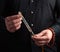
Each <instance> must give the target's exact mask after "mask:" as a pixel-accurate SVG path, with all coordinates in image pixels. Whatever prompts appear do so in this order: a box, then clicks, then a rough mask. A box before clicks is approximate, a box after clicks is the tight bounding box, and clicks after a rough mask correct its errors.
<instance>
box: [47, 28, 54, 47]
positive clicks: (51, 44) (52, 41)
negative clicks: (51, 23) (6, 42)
mask: <svg viewBox="0 0 60 52" xmlns="http://www.w3.org/2000/svg"><path fill="white" fill-rule="evenodd" d="M48 29H49V30H51V32H52V34H53V35H52V39H51V41H50V43H48V44H47V46H49V47H52V46H54V44H55V32H54V30H53V29H52V28H48Z"/></svg>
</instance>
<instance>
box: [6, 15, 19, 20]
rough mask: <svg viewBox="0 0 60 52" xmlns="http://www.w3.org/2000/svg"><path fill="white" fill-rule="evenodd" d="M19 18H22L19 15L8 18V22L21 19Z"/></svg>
mask: <svg viewBox="0 0 60 52" xmlns="http://www.w3.org/2000/svg"><path fill="white" fill-rule="evenodd" d="M19 18H20V16H19V15H13V16H8V17H6V19H7V21H11V20H14V19H19Z"/></svg>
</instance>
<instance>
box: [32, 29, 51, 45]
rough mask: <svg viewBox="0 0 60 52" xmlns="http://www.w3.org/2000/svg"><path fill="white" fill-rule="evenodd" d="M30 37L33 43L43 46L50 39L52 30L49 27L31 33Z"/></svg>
mask: <svg viewBox="0 0 60 52" xmlns="http://www.w3.org/2000/svg"><path fill="white" fill-rule="evenodd" d="M32 39H33V40H34V42H35V44H36V45H38V46H43V45H46V44H48V43H49V42H50V41H51V39H52V32H51V30H49V29H46V30H43V31H42V32H40V33H38V34H36V35H33V36H32Z"/></svg>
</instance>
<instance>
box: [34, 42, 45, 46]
mask: <svg viewBox="0 0 60 52" xmlns="http://www.w3.org/2000/svg"><path fill="white" fill-rule="evenodd" d="M35 44H36V45H37V46H43V45H44V44H40V43H38V42H35Z"/></svg>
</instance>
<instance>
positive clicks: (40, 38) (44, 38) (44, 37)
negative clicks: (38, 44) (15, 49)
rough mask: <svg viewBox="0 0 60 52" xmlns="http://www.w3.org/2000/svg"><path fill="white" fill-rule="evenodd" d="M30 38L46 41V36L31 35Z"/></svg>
mask: <svg viewBox="0 0 60 52" xmlns="http://www.w3.org/2000/svg"><path fill="white" fill-rule="evenodd" d="M32 39H33V40H34V41H43V40H45V41H47V40H48V38H47V36H43V37H37V36H33V37H32Z"/></svg>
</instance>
